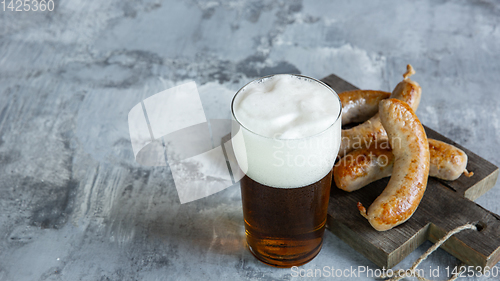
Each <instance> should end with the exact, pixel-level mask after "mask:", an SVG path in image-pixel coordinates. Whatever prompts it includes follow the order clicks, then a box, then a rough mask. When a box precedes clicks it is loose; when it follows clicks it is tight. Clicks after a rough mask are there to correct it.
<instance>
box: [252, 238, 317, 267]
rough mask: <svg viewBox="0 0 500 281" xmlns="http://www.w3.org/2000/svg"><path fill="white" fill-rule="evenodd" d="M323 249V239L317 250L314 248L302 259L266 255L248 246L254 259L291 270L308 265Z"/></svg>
mask: <svg viewBox="0 0 500 281" xmlns="http://www.w3.org/2000/svg"><path fill="white" fill-rule="evenodd" d="M322 247H323V239H321V242H320V243H319V245H318V246H317V247H316V248H314V249H313V250H312V251H311V252H309V253H307V254H306V255H302V256H300V257H290V256H270V255H264V254H261V253H258V252H256V251H254V249H252V247H251V246H250V245H248V249H249V250H250V253H252V255H254V257H256V258H257V259H258V260H259V261H261V262H263V263H265V264H267V265H270V266H274V267H280V268H290V267H292V266H299V265H303V264H306V263H308V262H310V261H311V260H313V259H314V258H315V257H316V256H317V255H318V254H319V252H320V251H321V248H322Z"/></svg>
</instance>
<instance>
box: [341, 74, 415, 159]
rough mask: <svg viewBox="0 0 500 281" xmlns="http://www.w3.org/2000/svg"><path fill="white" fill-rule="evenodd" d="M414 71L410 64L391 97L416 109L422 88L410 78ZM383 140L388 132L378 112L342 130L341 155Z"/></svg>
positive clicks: (385, 139)
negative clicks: (360, 122) (356, 124)
mask: <svg viewBox="0 0 500 281" xmlns="http://www.w3.org/2000/svg"><path fill="white" fill-rule="evenodd" d="M414 73H415V71H414V70H413V67H412V66H411V65H408V66H407V71H406V73H405V74H403V78H404V79H403V81H401V82H399V83H398V85H396V87H395V88H394V91H392V94H391V98H395V99H398V100H402V101H404V102H406V103H407V104H409V105H410V106H411V108H412V109H413V110H414V111H416V110H417V108H418V105H419V104H420V97H421V95H422V89H421V87H420V86H419V85H418V83H417V82H415V81H412V80H411V79H410V78H409V77H410V76H411V75H412V74H414ZM383 141H387V133H386V132H385V129H384V127H383V126H382V124H381V123H380V118H379V116H378V114H376V115H375V116H373V117H372V118H370V119H369V120H367V121H366V122H364V123H362V124H360V125H358V126H356V127H353V128H350V129H346V130H342V141H341V143H340V150H339V157H343V156H344V155H345V154H347V153H349V152H351V151H353V150H354V149H359V148H365V147H369V146H370V145H371V144H372V143H375V142H383Z"/></svg>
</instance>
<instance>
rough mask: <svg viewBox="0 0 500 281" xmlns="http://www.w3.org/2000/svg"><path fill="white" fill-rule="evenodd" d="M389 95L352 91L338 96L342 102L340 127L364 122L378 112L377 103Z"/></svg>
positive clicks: (367, 91)
mask: <svg viewBox="0 0 500 281" xmlns="http://www.w3.org/2000/svg"><path fill="white" fill-rule="evenodd" d="M390 96H391V93H389V92H384V91H372V90H354V91H347V92H342V93H340V94H339V98H340V102H342V125H345V124H349V123H354V122H365V121H366V120H368V119H369V118H370V117H372V116H373V115H375V114H377V112H378V103H379V102H380V101H381V100H383V99H387V98H389V97H390Z"/></svg>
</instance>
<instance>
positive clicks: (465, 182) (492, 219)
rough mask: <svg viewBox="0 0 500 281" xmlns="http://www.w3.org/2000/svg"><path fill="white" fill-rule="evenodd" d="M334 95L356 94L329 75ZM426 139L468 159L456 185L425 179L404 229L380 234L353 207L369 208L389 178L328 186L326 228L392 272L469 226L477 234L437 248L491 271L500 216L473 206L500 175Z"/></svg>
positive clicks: (499, 243) (498, 255) (497, 255)
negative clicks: (358, 185)
mask: <svg viewBox="0 0 500 281" xmlns="http://www.w3.org/2000/svg"><path fill="white" fill-rule="evenodd" d="M322 81H323V82H325V83H326V84H328V85H329V86H330V87H332V88H333V89H334V90H335V91H336V92H337V93H340V92H344V91H349V90H355V89H358V88H357V87H355V86H354V85H352V84H350V83H349V82H347V81H345V80H343V79H342V78H340V77H338V76H336V75H334V74H332V75H330V76H328V77H325V78H323V79H322ZM424 128H425V130H426V133H427V137H428V138H433V139H437V140H441V141H444V142H447V143H450V144H453V145H455V146H457V147H459V148H460V149H462V150H463V151H464V152H465V153H467V155H468V159H469V162H468V164H467V170H469V171H471V172H474V176H472V177H470V178H467V177H465V176H464V175H462V176H461V177H460V178H458V179H457V180H455V181H445V180H439V179H436V178H429V181H428V184H427V189H426V191H425V194H424V197H423V198H422V201H421V202H420V205H419V207H418V209H417V211H416V212H415V213H414V214H413V216H412V217H411V218H410V219H409V220H408V221H407V222H405V223H404V224H402V225H399V226H397V227H395V228H393V229H391V230H388V231H384V232H378V231H376V230H374V229H373V228H372V227H371V225H370V224H369V223H368V221H367V220H366V219H365V218H363V217H362V216H361V215H360V213H359V211H358V209H357V207H356V203H357V202H361V203H363V205H364V206H369V205H370V204H371V203H372V202H373V201H374V200H375V198H377V196H378V195H379V194H380V193H381V192H382V191H383V190H384V188H385V187H386V186H387V183H388V181H389V178H385V179H382V180H379V181H377V182H374V183H372V184H370V185H368V186H366V187H364V188H362V189H360V190H357V191H355V192H351V193H349V192H345V191H343V190H340V189H338V188H337V187H336V186H335V183H333V185H332V191H331V195H330V203H329V207H328V218H327V228H328V229H329V230H330V231H331V232H332V233H334V234H335V235H337V236H338V237H339V238H340V239H342V240H343V241H344V242H346V243H347V244H349V245H350V246H351V247H353V248H354V249H355V250H356V251H358V252H360V253H361V254H363V255H364V256H365V257H367V258H368V259H370V260H371V261H372V262H374V263H375V264H377V265H378V266H380V267H385V268H392V267H393V266H395V265H396V264H398V263H399V262H400V261H401V260H403V259H404V258H405V257H406V256H408V255H409V254H410V253H411V252H412V251H413V250H415V249H416V248H417V247H418V246H419V245H421V244H422V243H423V242H425V241H426V240H430V241H431V242H436V241H437V240H439V239H440V238H442V237H443V236H445V235H446V233H447V232H448V231H450V230H452V229H454V228H456V227H458V226H460V225H463V224H466V223H473V224H476V226H478V229H479V230H478V231H476V230H465V231H462V232H460V233H458V234H456V235H454V236H453V237H451V238H450V239H449V240H448V241H447V242H446V243H444V244H443V245H442V246H441V248H442V249H444V250H446V251H447V252H448V253H450V254H452V255H453V256H455V257H457V258H458V259H460V260H461V261H463V262H464V263H466V264H467V265H472V266H481V267H483V268H484V267H485V266H489V267H491V266H493V265H495V264H496V263H497V262H499V261H500V216H499V215H497V214H494V213H492V212H489V211H488V210H485V209H484V208H482V207H481V206H479V205H477V204H476V203H474V202H473V200H475V199H477V198H479V197H480V196H481V195H483V194H484V193H486V192H487V191H488V190H490V189H491V188H492V187H493V186H494V185H495V183H496V181H497V178H498V174H499V169H498V167H496V166H495V165H493V164H492V163H490V162H488V161H487V160H485V159H483V158H481V157H479V156H478V155H476V154H474V153H473V152H471V151H470V150H468V149H466V148H464V147H462V146H460V145H458V144H457V143H455V142H454V141H452V140H450V139H448V138H446V137H445V136H443V135H441V134H439V133H438V132H436V131H434V130H432V129H430V128H428V127H426V126H424Z"/></svg>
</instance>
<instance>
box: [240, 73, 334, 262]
mask: <svg viewBox="0 0 500 281" xmlns="http://www.w3.org/2000/svg"><path fill="white" fill-rule="evenodd" d="M231 109H232V114H233V119H234V121H235V122H234V123H235V124H237V126H233V130H232V134H233V148H234V152H235V156H236V159H237V161H238V164H239V165H240V167H241V169H242V170H243V171H244V172H245V174H246V175H245V176H244V177H243V178H242V179H241V181H240V184H241V196H242V205H243V216H244V220H245V233H246V240H247V243H248V246H249V249H250V251H251V252H252V254H253V255H254V256H255V257H257V258H258V259H259V260H260V261H262V262H264V263H267V264H269V265H272V266H277V267H291V266H294V265H301V264H304V263H307V262H308V261H310V260H312V259H313V258H314V257H315V256H316V255H317V254H318V253H319V251H320V250H321V246H322V241H323V233H324V229H325V222H326V214H327V208H328V199H329V195H330V187H331V182H332V167H333V165H334V162H335V158H336V155H337V153H338V149H339V146H340V129H341V127H340V126H341V121H340V117H341V104H340V101H339V98H338V96H337V94H336V93H335V92H334V91H333V90H332V89H331V88H329V87H328V86H326V85H325V84H323V83H322V82H320V81H317V80H315V79H312V78H309V77H305V76H301V75H288V74H282V75H273V76H268V77H264V78H261V79H258V80H255V81H252V82H250V83H249V84H247V85H246V86H244V87H243V88H242V89H240V90H239V91H238V92H237V93H236V95H235V97H234V98H233V102H232V105H231Z"/></svg>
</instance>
